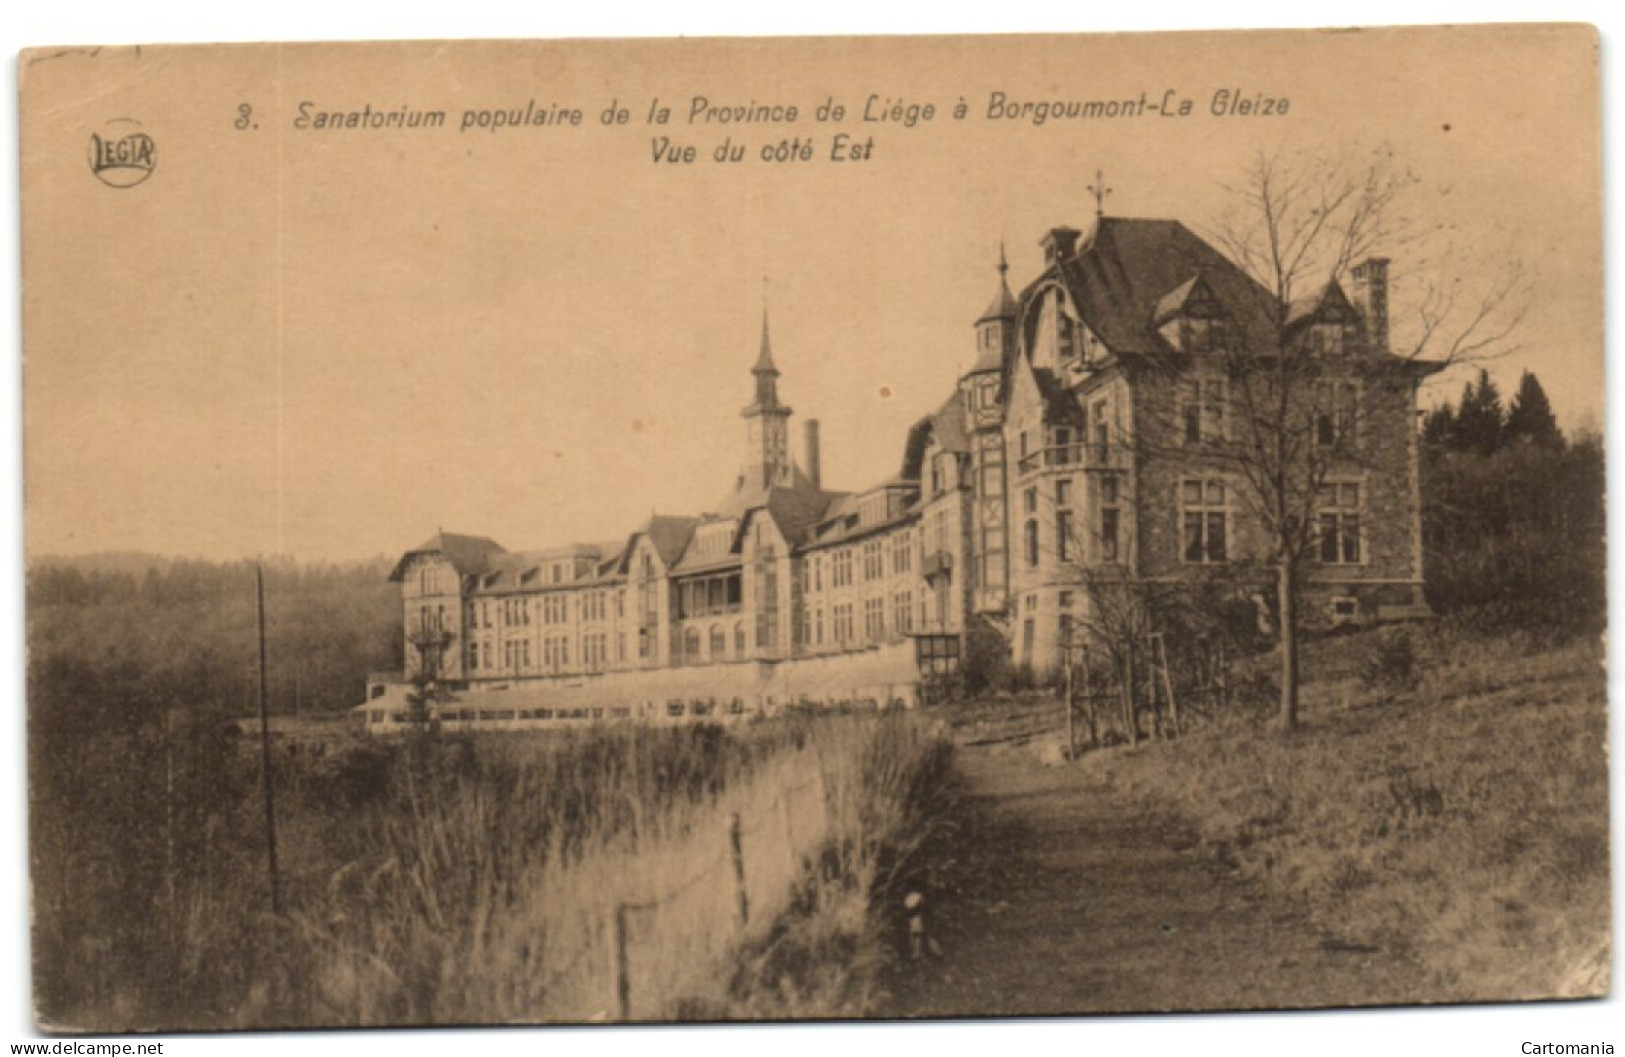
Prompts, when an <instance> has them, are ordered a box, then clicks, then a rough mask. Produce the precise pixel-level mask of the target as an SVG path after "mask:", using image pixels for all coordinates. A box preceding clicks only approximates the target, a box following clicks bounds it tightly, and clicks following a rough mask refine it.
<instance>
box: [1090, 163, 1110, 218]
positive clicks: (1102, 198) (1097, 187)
mask: <svg viewBox="0 0 1625 1057" xmlns="http://www.w3.org/2000/svg"><path fill="white" fill-rule="evenodd" d="M1089 193H1090V194H1092V195H1094V196H1095V216H1096V217H1103V216H1105V215H1106V196H1107V195H1109V194H1111V193H1112V189H1111V188H1110V187H1107V186H1106V174H1105V173H1103V172H1101V171H1100V170H1099V169H1096V170H1095V182H1094V183H1092V184H1090V185H1089Z"/></svg>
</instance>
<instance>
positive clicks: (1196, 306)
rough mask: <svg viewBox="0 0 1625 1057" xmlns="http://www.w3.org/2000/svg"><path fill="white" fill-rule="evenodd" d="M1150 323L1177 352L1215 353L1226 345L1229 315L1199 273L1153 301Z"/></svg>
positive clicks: (1227, 342)
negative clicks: (1154, 306) (1154, 305)
mask: <svg viewBox="0 0 1625 1057" xmlns="http://www.w3.org/2000/svg"><path fill="white" fill-rule="evenodd" d="M1151 326H1152V329H1154V330H1155V331H1156V332H1157V333H1158V334H1159V335H1161V337H1162V340H1163V341H1165V342H1167V343H1168V346H1169V347H1170V348H1172V349H1174V350H1176V351H1178V352H1187V353H1205V352H1215V351H1222V350H1224V349H1227V348H1229V346H1230V336H1231V330H1230V319H1229V314H1228V313H1227V312H1226V311H1225V308H1224V305H1223V304H1222V303H1221V302H1220V301H1219V299H1218V298H1217V297H1215V296H1214V294H1213V288H1212V287H1211V286H1210V285H1209V284H1208V282H1207V280H1206V279H1205V278H1203V276H1202V273H1201V272H1197V273H1196V274H1195V275H1193V276H1191V277H1190V278H1189V279H1187V280H1185V281H1184V282H1183V283H1180V284H1179V285H1178V286H1176V287H1175V288H1174V289H1172V290H1170V291H1168V292H1167V293H1166V294H1164V295H1162V297H1160V298H1159V299H1158V300H1157V305H1156V308H1155V309H1154V310H1153V313H1152V319H1151Z"/></svg>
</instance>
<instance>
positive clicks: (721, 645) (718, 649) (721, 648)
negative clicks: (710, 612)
mask: <svg viewBox="0 0 1625 1057" xmlns="http://www.w3.org/2000/svg"><path fill="white" fill-rule="evenodd" d="M727 652H728V633H727V632H725V631H723V630H722V625H721V624H714V625H712V627H711V659H712V660H713V661H715V660H720V659H721V658H722V656H723V655H724V654H726V653H727Z"/></svg>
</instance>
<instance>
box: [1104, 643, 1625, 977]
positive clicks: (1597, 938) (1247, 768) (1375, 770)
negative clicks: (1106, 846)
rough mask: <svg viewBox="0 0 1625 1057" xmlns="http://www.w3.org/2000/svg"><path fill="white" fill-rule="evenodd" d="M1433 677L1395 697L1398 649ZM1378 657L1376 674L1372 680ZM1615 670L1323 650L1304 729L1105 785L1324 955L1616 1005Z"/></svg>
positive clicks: (1219, 742)
mask: <svg viewBox="0 0 1625 1057" xmlns="http://www.w3.org/2000/svg"><path fill="white" fill-rule="evenodd" d="M1396 634H1408V635H1413V636H1415V638H1414V641H1413V642H1412V644H1411V647H1410V648H1411V649H1412V650H1413V652H1414V660H1415V664H1414V667H1413V668H1412V669H1411V670H1410V671H1409V672H1399V673H1394V677H1392V678H1383V677H1382V672H1383V667H1384V663H1386V661H1388V660H1391V658H1392V657H1394V656H1396V655H1397V656H1403V654H1404V649H1400V650H1398V651H1395V650H1393V649H1392V644H1391V643H1388V642H1386V641H1385V639H1384V637H1385V636H1393V635H1396ZM1373 655H1375V656H1376V657H1377V658H1378V659H1377V661H1376V662H1375V663H1373V662H1372V659H1371V658H1372V657H1373ZM1602 660H1603V657H1602V649H1601V647H1600V645H1599V644H1597V643H1596V642H1595V641H1593V640H1589V639H1582V640H1571V641H1568V642H1565V643H1558V644H1553V643H1550V642H1544V641H1541V639H1540V638H1538V637H1536V636H1531V635H1529V634H1528V633H1523V632H1519V633H1511V634H1498V635H1480V634H1474V633H1471V632H1467V631H1463V630H1461V629H1455V628H1450V627H1435V628H1431V629H1426V630H1415V631H1396V630H1393V629H1390V630H1387V631H1381V632H1373V633H1366V634H1364V635H1361V636H1356V637H1341V638H1338V639H1336V640H1330V641H1327V642H1324V643H1321V644H1320V645H1319V648H1317V649H1315V650H1314V651H1312V652H1311V654H1310V655H1309V657H1308V658H1307V663H1306V665H1305V670H1306V672H1308V673H1309V680H1308V685H1307V686H1306V692H1305V695H1304V702H1305V710H1304V713H1305V717H1306V724H1305V728H1304V729H1303V730H1301V731H1299V732H1297V733H1295V734H1292V735H1285V736H1283V735H1279V734H1275V733H1271V732H1267V731H1264V730H1261V729H1258V728H1256V727H1253V728H1241V727H1237V726H1231V727H1229V728H1218V727H1215V728H1212V729H1208V730H1205V731H1198V732H1196V733H1193V734H1190V735H1188V736H1187V737H1185V738H1184V739H1182V740H1180V741H1178V742H1173V743H1168V744H1164V745H1159V746H1151V747H1147V748H1145V749H1142V750H1139V751H1136V752H1129V751H1118V752H1113V753H1102V754H1098V755H1096V756H1094V757H1092V758H1091V760H1090V761H1089V762H1088V763H1087V764H1086V766H1090V767H1093V768H1098V769H1099V771H1100V772H1101V773H1102V775H1103V776H1104V777H1106V778H1108V779H1109V780H1111V781H1112V782H1113V783H1114V784H1116V785H1117V786H1119V787H1120V788H1121V789H1123V790H1124V791H1126V792H1128V793H1130V794H1131V795H1136V796H1138V797H1139V798H1141V799H1143V800H1144V801H1145V802H1147V803H1150V804H1153V805H1162V806H1165V807H1172V808H1173V809H1174V810H1177V811H1178V812H1179V813H1180V814H1182V815H1184V816H1187V817H1189V818H1190V819H1192V820H1193V821H1195V822H1196V823H1197V824H1198V825H1199V827H1200V829H1201V832H1202V835H1203V838H1204V839H1205V841H1206V842H1207V843H1208V844H1209V846H1210V847H1211V848H1212V850H1213V852H1214V854H1215V855H1217V856H1218V857H1219V858H1220V859H1221V861H1223V862H1225V863H1227V864H1229V865H1230V866H1232V867H1233V868H1234V869H1236V870H1238V871H1240V872H1241V873H1243V874H1244V875H1248V876H1250V877H1252V878H1255V879H1257V880H1258V881H1260V882H1262V884H1263V885H1264V886H1265V889H1266V890H1267V891H1269V892H1270V893H1272V896H1273V898H1277V899H1283V900H1295V901H1298V902H1300V903H1301V904H1302V905H1303V907H1305V908H1306V909H1307V910H1308V911H1309V912H1310V914H1311V915H1312V917H1313V919H1314V920H1315V921H1317V922H1318V923H1319V925H1320V926H1321V927H1322V928H1323V929H1324V930H1325V932H1326V942H1327V943H1329V944H1342V945H1351V946H1373V947H1380V948H1383V949H1386V950H1390V951H1395V952H1398V953H1401V954H1403V955H1404V956H1406V957H1409V958H1412V959H1414V960H1415V961H1416V962H1417V963H1418V964H1419V966H1420V967H1421V969H1422V970H1423V978H1424V979H1425V980H1426V981H1427V986H1426V989H1425V993H1426V996H1427V998H1428V999H1429V1000H1432V1001H1474V1000H1479V1001H1482V1000H1507V999H1522V998H1535V997H1548V996H1579V995H1594V994H1599V993H1602V992H1604V991H1606V989H1607V986H1608V966H1609V957H1610V949H1611V948H1610V942H1609V903H1608V898H1609V897H1608V891H1609V887H1608V761H1607V755H1606V745H1607V709H1606V686H1605V680H1604V678H1603V673H1602V668H1601V664H1602Z"/></svg>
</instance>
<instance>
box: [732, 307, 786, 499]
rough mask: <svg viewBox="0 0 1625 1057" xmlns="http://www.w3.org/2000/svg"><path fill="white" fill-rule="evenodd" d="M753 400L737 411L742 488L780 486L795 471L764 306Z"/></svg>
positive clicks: (753, 369)
mask: <svg viewBox="0 0 1625 1057" xmlns="http://www.w3.org/2000/svg"><path fill="white" fill-rule="evenodd" d="M750 373H751V374H752V375H754V376H755V378H756V399H755V400H753V401H751V403H750V406H749V407H747V408H745V409H744V411H742V412H740V413H741V414H742V415H743V416H744V418H745V445H746V447H745V469H744V473H743V475H742V476H743V481H742V483H743V485H744V486H745V488H746V489H750V490H754V489H757V488H764V489H765V488H782V487H787V486H789V485H791V484H792V483H793V482H794V479H795V470H794V467H793V465H792V464H791V462H790V415H791V414H792V413H793V412H792V411H791V409H790V408H789V407H786V406H785V405H784V404H782V403H780V402H779V369H778V368H777V367H776V366H774V364H773V343H772V339H771V338H770V336H769V334H768V325H767V308H766V307H765V306H764V307H763V309H762V348H761V352H760V353H759V354H758V355H757V357H756V366H754V367H752V368H751V369H750Z"/></svg>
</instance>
